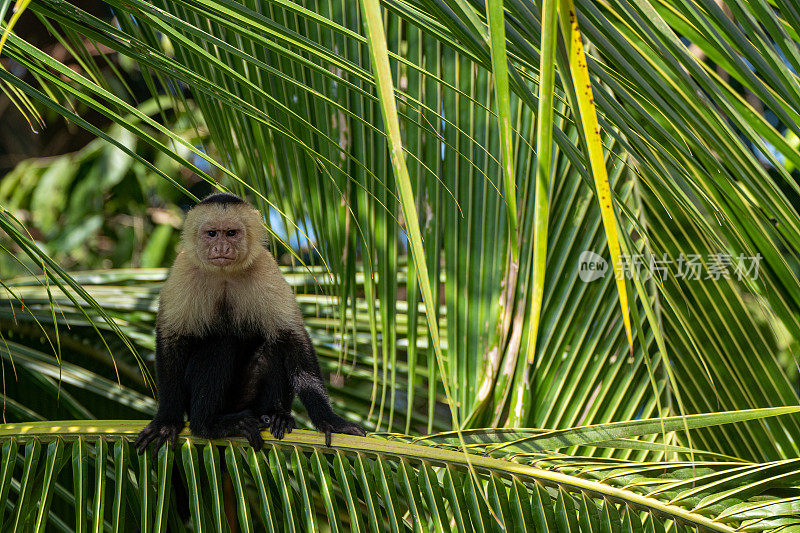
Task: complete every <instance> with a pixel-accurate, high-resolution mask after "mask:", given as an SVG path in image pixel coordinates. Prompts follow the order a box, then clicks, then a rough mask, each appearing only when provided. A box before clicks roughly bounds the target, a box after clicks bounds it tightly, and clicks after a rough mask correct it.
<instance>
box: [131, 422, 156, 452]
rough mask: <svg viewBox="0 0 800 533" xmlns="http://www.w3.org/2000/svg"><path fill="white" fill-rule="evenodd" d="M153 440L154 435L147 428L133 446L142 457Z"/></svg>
mask: <svg viewBox="0 0 800 533" xmlns="http://www.w3.org/2000/svg"><path fill="white" fill-rule="evenodd" d="M152 440H153V433H152V432H151V431H148V429H147V428H145V429H143V430H142V432H141V433H139V436H138V437H136V441H135V442H134V443H133V446H134V447H135V448H136V449H137V450H138V451H139V455H142V454H143V453H144V451H145V450H146V449H147V445H148V444H150V442H152Z"/></svg>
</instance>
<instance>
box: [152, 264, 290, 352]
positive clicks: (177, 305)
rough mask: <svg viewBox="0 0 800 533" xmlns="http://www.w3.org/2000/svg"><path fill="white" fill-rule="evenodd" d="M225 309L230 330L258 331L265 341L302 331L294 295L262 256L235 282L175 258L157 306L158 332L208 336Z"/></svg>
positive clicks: (235, 277) (236, 278) (233, 279)
mask: <svg viewBox="0 0 800 533" xmlns="http://www.w3.org/2000/svg"><path fill="white" fill-rule="evenodd" d="M223 308H224V309H225V311H226V315H227V316H226V318H227V319H229V320H231V321H232V322H233V324H231V326H235V327H239V328H242V327H246V328H247V329H252V330H255V331H259V332H260V333H261V334H263V335H264V336H265V337H267V338H269V337H271V336H272V335H274V334H275V333H277V332H278V331H280V330H281V329H286V328H290V329H294V328H296V327H298V325H299V326H300V327H302V316H301V314H300V309H299V308H298V306H297V302H296V300H295V297H294V293H293V292H292V289H291V287H289V284H288V283H286V280H285V279H283V276H282V275H281V273H280V270H279V269H278V265H277V264H276V263H275V260H274V259H273V258H272V256H271V255H269V253H268V252H267V251H266V250H265V251H264V254H263V255H262V256H260V257H259V258H258V259H257V260H256V261H255V262H254V263H253V265H252V267H251V268H250V269H248V271H247V272H241V273H239V274H237V275H234V276H221V275H218V274H215V273H214V272H208V271H205V270H201V269H198V268H197V267H196V266H193V265H192V264H191V263H190V261H188V260H187V259H186V257H185V256H184V255H183V254H180V255H178V257H177V259H176V260H175V264H174V265H173V267H172V271H171V272H170V275H169V277H168V278H167V281H166V283H165V284H164V288H163V289H162V291H161V298H160V300H159V309H158V325H159V327H160V328H161V329H162V331H164V332H168V333H172V334H178V335H188V334H193V335H196V334H198V333H203V332H207V331H208V330H209V328H210V327H211V326H212V324H217V323H218V320H219V318H220V317H219V313H220V310H221V309H223Z"/></svg>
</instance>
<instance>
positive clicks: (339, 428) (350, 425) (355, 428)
mask: <svg viewBox="0 0 800 533" xmlns="http://www.w3.org/2000/svg"><path fill="white" fill-rule="evenodd" d="M317 429H319V430H320V431H322V432H323V433H325V446H328V447H330V445H331V433H344V434H346V435H356V436H358V437H366V436H367V432H366V431H364V428H362V427H361V426H359V425H358V424H356V423H355V422H349V421H347V420H345V419H344V418H342V417H340V416H337V417H336V418H333V419H330V420H324V421H323V422H322V423H321V424H320V425H319V427H318V428H317Z"/></svg>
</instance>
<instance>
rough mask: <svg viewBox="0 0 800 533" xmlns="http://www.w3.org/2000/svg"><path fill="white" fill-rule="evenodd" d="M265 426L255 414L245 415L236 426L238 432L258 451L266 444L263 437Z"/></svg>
mask: <svg viewBox="0 0 800 533" xmlns="http://www.w3.org/2000/svg"><path fill="white" fill-rule="evenodd" d="M263 428H264V426H263V424H261V421H260V420H259V419H257V418H255V417H253V416H245V417H243V418H242V419H241V420H239V421H238V422H236V424H235V426H234V430H235V432H236V433H239V434H240V435H242V436H243V437H244V438H246V439H247V442H249V443H250V446H252V447H253V448H254V449H255V450H256V451H258V450H260V449H261V448H262V446H264V439H263V438H262V437H261V430H262V429H263Z"/></svg>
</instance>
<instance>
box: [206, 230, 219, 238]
mask: <svg viewBox="0 0 800 533" xmlns="http://www.w3.org/2000/svg"><path fill="white" fill-rule="evenodd" d="M208 236H209V237H216V236H217V232H216V231H214V230H213V229H212V230H211V231H209V232H208Z"/></svg>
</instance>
